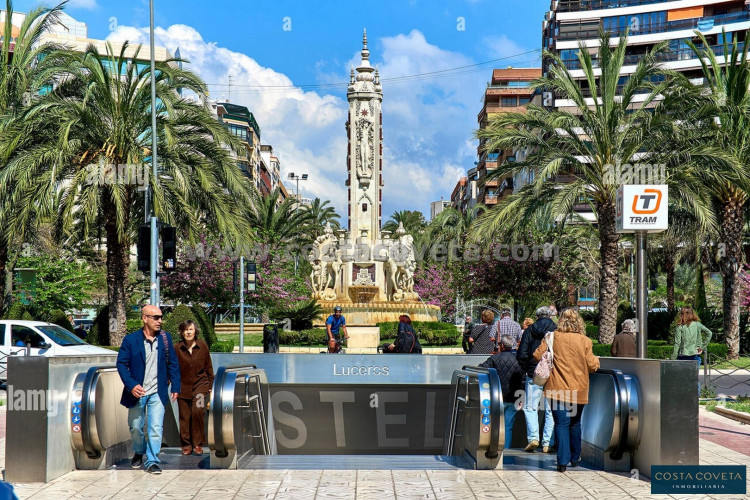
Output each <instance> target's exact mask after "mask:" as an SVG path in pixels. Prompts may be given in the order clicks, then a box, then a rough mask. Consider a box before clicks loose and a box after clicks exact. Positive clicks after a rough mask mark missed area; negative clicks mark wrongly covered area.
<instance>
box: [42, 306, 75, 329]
mask: <svg viewBox="0 0 750 500" xmlns="http://www.w3.org/2000/svg"><path fill="white" fill-rule="evenodd" d="M44 321H46V322H47V323H53V324H55V325H58V326H61V327H63V328H65V329H66V330H68V331H69V332H72V331H73V330H75V327H74V326H73V324H72V323H71V322H70V320H69V319H68V316H67V315H66V314H65V313H64V312H63V311H61V310H60V309H53V310H52V311H50V312H49V314H47V315H46V317H45V318H44Z"/></svg>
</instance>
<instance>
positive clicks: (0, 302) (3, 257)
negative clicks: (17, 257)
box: [0, 238, 9, 314]
mask: <svg viewBox="0 0 750 500" xmlns="http://www.w3.org/2000/svg"><path fill="white" fill-rule="evenodd" d="M7 265H8V244H7V243H6V242H5V239H4V238H0V314H4V313H5V309H6V307H7V306H8V305H9V304H6V301H5V296H6V295H7V293H8V291H7V289H6V286H5V285H6V284H7V282H8V280H7V276H6V275H5V274H6V272H7Z"/></svg>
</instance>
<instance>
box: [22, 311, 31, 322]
mask: <svg viewBox="0 0 750 500" xmlns="http://www.w3.org/2000/svg"><path fill="white" fill-rule="evenodd" d="M21 319H22V320H24V321H34V317H33V316H32V315H31V313H29V312H28V311H24V312H23V315H21Z"/></svg>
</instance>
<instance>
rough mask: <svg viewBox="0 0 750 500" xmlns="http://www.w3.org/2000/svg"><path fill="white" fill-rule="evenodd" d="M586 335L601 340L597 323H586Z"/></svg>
mask: <svg viewBox="0 0 750 500" xmlns="http://www.w3.org/2000/svg"><path fill="white" fill-rule="evenodd" d="M586 336H587V337H588V338H590V339H591V340H596V341H597V342H598V341H599V327H598V326H596V325H586Z"/></svg>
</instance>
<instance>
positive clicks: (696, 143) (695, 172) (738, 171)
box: [671, 30, 750, 359]
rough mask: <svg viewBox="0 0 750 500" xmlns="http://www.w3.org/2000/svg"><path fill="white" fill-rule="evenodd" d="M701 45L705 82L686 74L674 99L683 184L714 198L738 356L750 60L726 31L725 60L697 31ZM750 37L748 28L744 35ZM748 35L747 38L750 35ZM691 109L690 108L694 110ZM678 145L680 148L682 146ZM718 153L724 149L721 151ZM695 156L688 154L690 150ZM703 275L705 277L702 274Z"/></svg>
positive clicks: (726, 307)
mask: <svg viewBox="0 0 750 500" xmlns="http://www.w3.org/2000/svg"><path fill="white" fill-rule="evenodd" d="M696 36H697V37H698V38H699V39H700V41H701V45H700V46H698V45H696V44H694V43H692V42H689V44H690V46H691V48H692V50H693V52H694V53H695V55H696V56H697V57H698V58H699V59H700V61H701V67H702V72H703V80H704V81H705V84H704V85H693V84H692V83H690V82H689V81H687V79H682V81H681V85H680V86H679V87H677V88H676V90H675V93H674V95H673V96H671V98H673V99H674V100H675V101H679V102H680V103H681V105H682V108H681V109H683V110H685V112H684V113H682V114H680V115H678V116H677V117H678V118H680V119H682V120H685V121H686V123H687V124H689V126H684V127H682V128H681V130H682V136H681V137H679V138H678V141H680V142H679V143H678V147H680V146H681V147H680V149H683V150H687V151H688V154H686V155H685V157H686V158H687V159H688V161H687V162H685V163H686V166H687V167H689V168H683V169H682V173H683V176H684V178H683V179H682V180H681V182H680V184H682V185H687V186H696V190H700V191H701V192H702V193H703V194H704V195H707V196H708V197H710V203H711V205H712V206H713V207H714V210H715V213H716V218H717V220H718V222H717V226H718V238H719V239H718V241H719V242H720V243H719V245H718V247H719V248H718V256H719V268H720V270H721V273H722V278H723V279H722V282H723V291H722V299H723V312H724V335H725V339H726V342H727V347H728V352H727V356H728V357H729V358H730V359H736V358H737V357H738V356H739V340H740V338H739V318H740V301H741V294H742V291H741V290H742V286H741V285H742V281H741V271H742V263H743V259H744V253H743V248H742V237H743V225H744V221H745V210H746V207H747V204H748V200H749V199H750V198H749V197H748V193H750V183H749V182H748V179H749V178H750V89H749V87H750V65H749V63H748V45H747V42H746V43H745V44H744V47H743V48H742V49H740V48H738V46H737V39H736V38H735V40H734V41H733V43H732V45H731V47H730V46H729V44H728V42H727V39H726V34H725V36H724V46H723V49H724V50H723V54H722V55H724V57H725V58H726V60H725V61H726V62H725V63H723V64H722V63H719V62H718V60H717V54H716V53H714V51H713V50H712V49H711V47H710V44H709V43H708V41H707V40H706V38H705V36H704V35H703V34H702V33H700V32H696ZM748 36H750V30H749V31H748V32H747V33H746V37H748ZM747 39H748V38H746V40H747ZM687 110H691V112H690V113H688V112H687ZM678 150H679V149H678ZM717 151H718V152H720V153H721V154H719V153H717ZM691 154H692V155H694V156H695V157H694V158H690V155H691ZM700 278H702V276H700Z"/></svg>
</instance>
